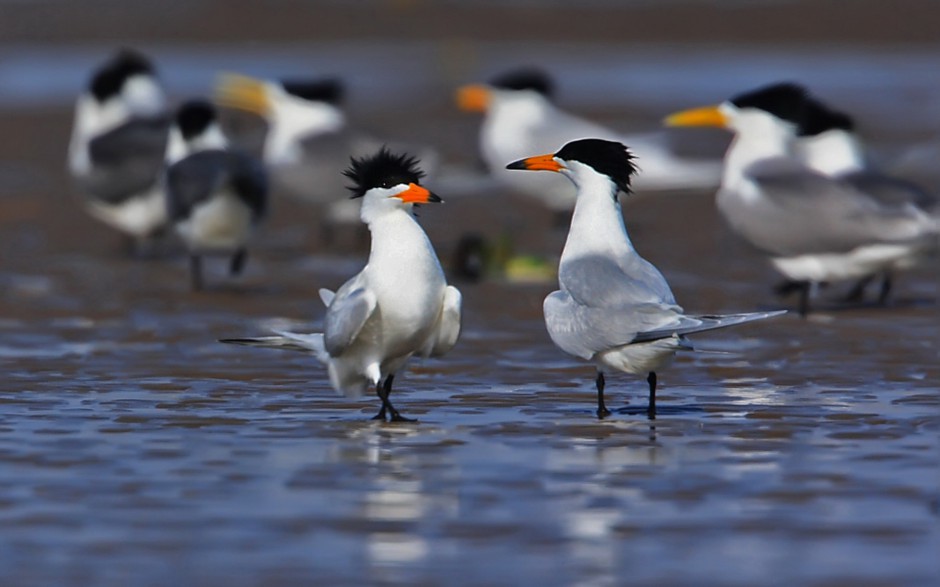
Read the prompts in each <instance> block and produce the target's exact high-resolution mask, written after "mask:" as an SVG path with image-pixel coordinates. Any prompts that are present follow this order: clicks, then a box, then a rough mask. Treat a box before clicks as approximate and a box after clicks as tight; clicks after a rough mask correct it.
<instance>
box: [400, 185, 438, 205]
mask: <svg viewBox="0 0 940 587" xmlns="http://www.w3.org/2000/svg"><path fill="white" fill-rule="evenodd" d="M393 197H395V198H398V199H400V200H401V201H402V202H404V203H406V204H429V203H433V202H443V201H444V200H442V199H441V198H440V197H438V196H437V194H433V193H431V191H430V190H429V189H427V188H423V187H421V186H419V185H418V184H416V183H409V184H408V189H407V190H405V191H403V192H401V193H400V194H395V195H394V196H393Z"/></svg>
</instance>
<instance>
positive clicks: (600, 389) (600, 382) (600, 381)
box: [594, 371, 610, 420]
mask: <svg viewBox="0 0 940 587" xmlns="http://www.w3.org/2000/svg"><path fill="white" fill-rule="evenodd" d="M594 384H595V385H596V386H597V417H598V419H600V420H603V419H604V418H606V417H607V416H609V415H610V410H608V409H607V406H605V405H604V373H602V372H601V371H598V372H597V379H595V380H594Z"/></svg>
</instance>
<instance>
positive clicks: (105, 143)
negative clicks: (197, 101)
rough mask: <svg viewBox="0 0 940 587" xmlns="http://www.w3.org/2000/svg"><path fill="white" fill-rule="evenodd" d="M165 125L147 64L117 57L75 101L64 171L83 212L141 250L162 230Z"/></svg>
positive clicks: (140, 58)
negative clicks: (80, 198) (141, 244)
mask: <svg viewBox="0 0 940 587" xmlns="http://www.w3.org/2000/svg"><path fill="white" fill-rule="evenodd" d="M169 125H170V117H169V113H168V111H167V105H166V97H165V95H164V92H163V89H162V87H161V85H160V82H159V80H158V78H157V74H156V70H155V69H154V66H153V64H152V63H151V61H150V60H149V59H148V58H147V57H146V56H144V55H142V54H141V53H138V52H136V51H132V50H129V49H124V50H121V51H120V52H118V53H117V54H115V55H114V56H112V57H111V58H110V59H109V60H108V61H107V62H106V63H104V64H102V65H101V66H100V67H98V68H97V69H96V70H95V71H94V73H93V74H92V76H91V79H90V81H89V83H88V88H87V89H86V90H85V91H84V92H83V93H82V94H81V95H80V96H79V97H78V99H77V101H76V106H75V119H74V126H73V128H72V136H71V140H70V142H69V153H68V169H69V173H70V175H71V176H72V178H73V180H74V181H75V183H76V185H77V187H78V189H79V191H81V192H82V193H83V195H84V196H85V200H84V203H85V206H86V208H87V209H88V212H89V213H90V214H91V215H92V216H94V217H95V218H97V219H98V220H100V221H102V222H104V223H105V224H107V225H109V226H111V227H112V228H115V229H117V230H118V231H120V232H121V233H123V234H125V235H127V236H129V237H130V238H131V239H132V240H133V241H135V242H140V241H142V240H145V239H147V238H149V237H152V236H155V235H156V234H157V233H159V232H160V231H161V230H162V229H164V228H165V227H166V223H167V215H166V203H165V202H164V197H163V190H162V187H161V186H160V177H161V174H162V172H163V163H164V161H163V158H164V153H165V152H166V148H167V135H168V131H169Z"/></svg>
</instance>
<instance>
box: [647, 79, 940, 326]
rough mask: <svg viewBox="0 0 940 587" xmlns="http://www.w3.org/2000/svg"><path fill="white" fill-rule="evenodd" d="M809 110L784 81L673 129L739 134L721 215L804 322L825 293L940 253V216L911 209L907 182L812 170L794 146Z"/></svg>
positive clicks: (674, 119)
mask: <svg viewBox="0 0 940 587" xmlns="http://www.w3.org/2000/svg"><path fill="white" fill-rule="evenodd" d="M805 108H806V92H805V90H804V89H803V88H802V87H800V86H797V85H795V84H788V83H783V84H774V85H771V86H767V87H763V88H760V89H758V90H754V91H751V92H747V93H744V94H740V95H738V96H736V97H734V98H732V99H731V100H728V101H726V102H723V103H721V104H719V105H716V106H707V107H703V108H696V109H692V110H686V111H684V112H679V113H676V114H673V115H671V116H669V117H668V118H667V119H666V121H665V122H666V124H668V125H671V126H719V127H723V128H727V129H730V130H732V131H733V132H734V133H735V137H734V140H733V141H732V143H731V146H730V147H729V148H728V151H727V153H726V155H725V162H724V173H723V177H722V182H721V187H720V188H719V189H718V194H717V198H716V200H717V204H718V210H719V212H721V214H722V216H724V218H725V220H726V221H727V222H728V224H729V225H730V227H731V229H732V230H734V231H735V232H736V233H737V234H738V235H740V236H741V237H743V238H744V239H745V240H746V241H748V242H749V243H750V244H752V245H754V246H755V247H756V248H758V249H760V250H761V251H763V252H764V253H766V254H768V255H769V256H770V260H771V262H772V264H773V265H774V267H775V268H776V269H777V270H778V271H779V272H780V273H782V274H783V275H784V276H785V277H786V279H787V280H788V283H787V284H785V286H784V287H783V289H782V291H787V290H793V289H795V290H798V291H799V292H800V313H801V314H802V315H804V316H805V315H806V313H807V312H808V311H809V299H810V295H811V292H812V291H813V290H814V289H815V287H816V286H817V285H819V284H823V283H831V282H836V281H846V280H858V279H862V278H866V277H869V276H871V275H875V274H878V273H880V272H882V271H887V270H891V269H892V268H903V267H906V266H909V265H910V264H913V262H914V261H913V259H917V258H920V257H922V256H924V255H928V254H930V253H931V252H934V251H936V249H937V240H938V237H937V234H938V223H937V219H936V217H932V216H931V215H930V214H929V213H928V212H926V211H925V210H924V209H922V208H920V207H918V206H916V205H912V198H915V199H916V196H914V195H913V194H912V193H911V189H912V186H911V185H910V184H908V183H907V182H902V181H898V180H894V179H892V178H889V177H885V176H873V175H872V174H868V173H861V174H858V173H848V174H842V175H838V176H835V177H829V176H827V175H823V174H822V173H819V172H817V171H814V170H813V169H811V168H810V167H809V166H807V164H806V163H804V161H803V160H801V159H800V158H799V156H798V155H797V153H796V146H795V141H796V135H797V129H798V128H799V125H800V123H801V121H802V120H803V116H804V111H805ZM884 295H887V294H886V293H885V294H884Z"/></svg>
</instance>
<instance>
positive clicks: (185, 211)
mask: <svg viewBox="0 0 940 587" xmlns="http://www.w3.org/2000/svg"><path fill="white" fill-rule="evenodd" d="M226 168H227V157H226V153H225V151H220V150H210V151H200V152H198V153H194V154H192V155H189V156H188V157H185V158H184V159H181V160H180V161H177V162H176V163H174V164H173V165H170V167H169V168H167V170H166V179H165V181H166V195H167V206H168V210H169V213H170V219H171V220H174V221H176V220H181V219H184V218H186V217H188V216H189V214H190V213H191V212H192V209H193V208H194V207H195V206H196V205H198V204H200V203H201V202H204V201H206V200H208V199H209V198H211V197H212V194H213V193H215V191H216V190H218V189H219V188H221V187H222V186H223V185H224V184H225V182H226V181H227V179H228V173H227V169H226Z"/></svg>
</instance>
